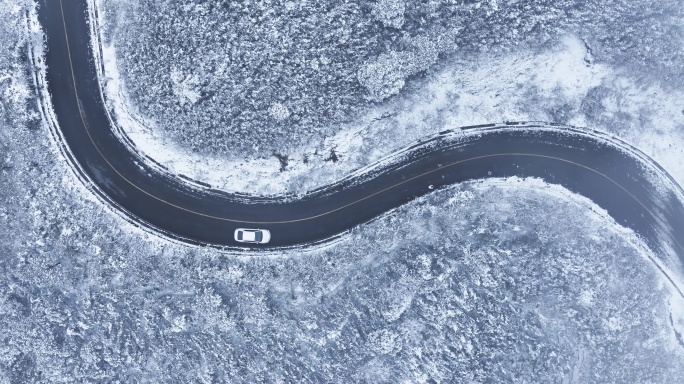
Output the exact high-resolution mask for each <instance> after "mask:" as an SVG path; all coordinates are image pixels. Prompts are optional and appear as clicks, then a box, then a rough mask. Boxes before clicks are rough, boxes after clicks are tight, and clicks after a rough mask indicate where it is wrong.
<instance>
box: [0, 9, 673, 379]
mask: <svg viewBox="0 0 684 384" xmlns="http://www.w3.org/2000/svg"><path fill="white" fill-rule="evenodd" d="M501 3H502V2H501ZM32 4H33V3H31V2H30V1H27V2H26V3H23V2H19V1H16V0H0V330H1V331H2V332H0V383H14V382H31V383H37V382H46V383H54V382H117V381H118V382H159V383H169V382H179V383H180V382H182V383H186V382H198V383H212V382H265V381H272V382H289V381H292V382H306V381H313V382H344V383H348V382H369V383H381V382H387V383H396V382H418V383H420V382H449V381H464V382H467V381H471V382H506V383H508V382H568V383H571V382H580V383H581V382H600V383H610V382H615V383H625V382H653V383H673V382H677V381H678V380H679V379H678V378H681V377H682V376H684V363H682V362H683V361H684V336H683V335H684V301H683V300H682V297H681V295H679V294H678V293H676V292H675V291H674V289H673V286H672V284H671V283H670V282H669V281H668V280H667V279H665V278H664V275H663V274H662V272H661V271H660V270H659V269H658V268H656V264H657V265H660V266H661V268H663V269H664V270H665V271H667V273H668V275H669V276H670V278H672V279H673V280H674V281H675V282H676V283H677V284H678V285H679V286H680V287H681V286H682V282H683V281H684V274H683V273H682V270H681V268H680V269H675V268H676V267H677V265H672V264H668V263H667V260H663V258H662V255H654V254H653V253H652V252H651V251H650V250H649V249H648V248H647V247H646V246H645V245H644V243H643V242H642V241H641V240H640V239H638V238H637V237H636V236H635V235H634V234H633V233H632V232H630V231H628V230H626V229H624V228H622V227H620V226H619V225H617V224H616V223H615V222H614V221H613V220H612V219H611V218H610V217H608V216H607V215H606V214H605V212H602V211H601V210H600V209H598V208H597V207H596V206H595V205H593V204H592V203H591V202H590V201H588V200H586V199H584V198H581V197H578V196H575V195H573V194H571V193H569V192H568V191H566V190H564V189H562V188H559V187H555V186H550V185H546V184H544V183H543V182H541V181H539V180H533V179H531V180H520V179H507V180H502V179H499V180H490V181H486V182H473V183H467V184H463V185H458V186H453V187H450V188H446V189H444V190H440V191H436V192H435V193H433V194H431V195H428V196H426V197H424V198H421V199H419V200H418V201H414V202H411V203H409V204H407V205H405V206H403V207H401V208H399V209H397V210H395V211H393V212H391V213H389V214H388V215H386V216H384V217H382V218H379V219H378V220H376V221H374V222H372V223H369V224H366V225H363V226H360V227H358V228H356V229H354V230H353V231H352V233H351V234H349V235H348V236H345V237H344V238H343V240H342V241H341V242H340V243H338V244H335V245H334V246H331V247H328V248H323V249H316V250H309V251H291V252H285V253H283V254H280V255H270V256H255V255H251V256H250V255H234V254H224V253H221V252H218V251H216V250H212V249H206V248H197V247H191V246H186V245H182V244H176V243H172V242H169V241H166V240H165V239H162V238H160V237H158V236H156V235H154V234H150V233H147V232H145V231H143V230H140V229H138V228H136V227H135V226H133V225H132V224H130V223H128V222H127V221H125V220H124V219H122V218H121V217H120V216H119V215H117V214H116V213H114V212H112V210H111V209H109V208H108V207H107V206H105V205H103V204H102V202H101V201H99V200H97V199H96V198H95V197H94V196H93V195H92V194H91V193H90V192H89V191H88V190H87V188H86V187H85V186H83V185H82V184H81V183H80V182H79V181H78V180H77V178H76V176H75V175H74V173H73V172H72V171H71V170H70V169H69V168H68V165H67V163H66V161H65V159H64V158H63V157H62V155H61V153H60V151H59V149H58V148H57V145H56V143H55V142H54V140H52V138H51V136H50V133H49V130H48V128H47V126H46V123H45V122H44V121H42V120H41V115H40V114H39V111H38V110H37V104H36V90H35V89H34V86H33V83H32V79H31V76H30V71H29V68H28V64H27V63H28V60H27V55H28V52H27V49H28V40H29V39H33V41H41V40H42V38H43V37H42V35H41V33H40V30H39V29H37V28H36V27H35V25H32V24H27V20H26V18H25V13H26V12H27V10H30V9H32V8H31V7H32ZM488 4H489V5H488ZM491 4H497V3H496V2H492V3H483V5H482V7H487V6H490V5H491ZM501 6H502V4H499V7H501ZM399 8H400V7H399ZM376 12H377V14H378V15H379V16H377V17H382V18H384V19H385V20H386V22H387V23H388V24H391V23H394V24H397V25H399V23H400V22H401V20H399V19H398V18H397V17H395V16H392V14H390V15H389V16H388V15H387V14H386V13H383V12H381V11H376ZM404 22H406V21H404ZM559 44H561V45H558V46H556V45H552V46H553V47H565V48H559V49H560V51H558V52H556V53H553V52H555V51H553V49H556V48H548V49H549V50H546V48H545V49H544V50H542V51H540V52H539V53H537V54H535V55H536V56H530V57H543V55H545V54H549V55H551V56H553V57H556V58H558V57H560V56H558V55H560V54H562V52H566V51H572V50H573V49H578V48H577V40H576V39H575V38H572V37H569V38H567V39H564V40H562V43H559ZM573 47H574V48H573ZM552 53H553V55H552ZM468 62H469V61H464V62H463V63H462V64H463V65H461V66H460V69H458V70H456V69H454V71H456V72H454V73H458V71H471V70H472V71H477V70H479V69H477V68H480V67H479V66H477V65H476V64H473V63H470V64H468ZM563 62H565V61H563ZM499 64H500V65H509V64H510V63H509V64H506V62H504V61H501V62H499ZM646 64H648V63H646ZM468 65H472V68H471V69H468ZM596 65H598V64H596ZM648 65H650V64H648ZM537 67H539V65H532V64H530V65H529V66H528V67H524V66H523V67H521V69H520V73H522V75H521V76H523V75H524V76H529V71H528V69H532V68H534V69H535V70H536V71H540V72H538V73H541V72H543V71H542V69H540V68H537ZM488 68H490V70H492V71H493V72H492V77H494V76H499V77H501V76H503V75H502V74H501V73H499V72H498V71H496V70H495V69H492V68H496V67H488ZM505 68H508V67H505ZM592 70H594V69H592ZM625 71H626V69H625ZM440 73H447V72H440ZM473 73H475V72H473ZM608 73H609V74H608V75H607V76H609V78H610V79H613V80H611V81H615V82H617V83H616V84H618V85H619V86H620V87H622V86H624V87H627V88H628V87H632V86H634V87H642V88H640V89H643V88H644V87H646V88H648V87H660V88H657V89H661V90H662V93H661V94H653V95H652V96H651V97H648V98H646V97H643V98H641V99H640V100H642V101H641V103H654V104H653V107H652V110H645V112H643V113H644V114H646V115H644V116H651V117H653V118H654V119H655V116H660V115H657V113H660V112H659V111H657V110H658V109H664V108H671V109H672V108H677V105H678V104H677V103H678V102H679V101H671V100H670V99H667V97H671V96H672V95H674V94H675V93H674V92H676V89H677V88H676V87H677V83H676V81H674V80H673V81H672V83H671V85H669V86H668V85H667V84H666V83H665V82H663V83H657V82H651V81H650V80H643V79H642V80H635V83H634V84H633V85H630V83H623V82H622V80H620V79H623V80H624V79H625V78H623V77H620V76H623V75H620V74H619V71H618V70H617V69H615V68H613V69H611V70H610V72H608ZM660 73H665V72H660ZM473 76H475V75H473ZM625 76H627V75H625ZM629 76H631V75H629ZM663 76H665V75H663ZM476 77H477V78H479V76H476ZM451 78H452V79H461V78H460V77H458V76H455V75H454V76H452V77H451ZM524 79H525V80H524V81H522V83H521V87H522V88H521V89H523V90H527V91H529V94H528V96H525V97H526V99H525V100H527V101H525V105H526V107H525V108H528V110H530V108H533V107H534V108H538V109H539V111H542V110H543V109H544V108H547V107H548V104H547V100H546V99H544V98H543V95H544V94H543V93H542V92H543V91H544V89H546V88H543V87H542V86H541V85H539V86H532V85H530V84H528V82H527V80H529V79H531V78H530V77H524ZM558 79H559V81H570V80H571V79H570V80H568V78H567V77H565V76H559V77H558ZM411 81H412V80H409V81H408V83H411ZM416 81H417V82H422V80H420V79H419V80H416ZM454 81H462V80H454ZM492 81H493V82H494V83H495V85H496V84H498V85H496V86H495V85H492V87H493V88H489V92H492V93H491V95H492V98H494V101H492V98H489V99H487V98H484V99H481V100H479V101H478V95H477V94H476V95H471V96H469V99H468V100H470V101H469V103H471V104H459V105H470V107H468V108H470V109H468V108H466V107H463V106H462V107H461V108H462V110H464V111H467V110H470V111H473V113H475V112H474V111H478V113H481V111H482V110H483V109H480V108H484V106H486V105H487V104H488V103H491V104H492V107H491V108H490V109H484V110H490V111H492V112H491V113H492V114H493V115H492V116H494V115H495V114H496V113H497V112H495V111H496V110H497V109H496V108H503V107H496V104H497V103H503V102H506V103H508V102H509V100H507V99H496V97H499V96H495V95H496V92H497V90H498V89H499V88H496V87H498V86H502V84H501V83H500V82H499V81H494V80H492ZM540 81H541V80H540ZM586 81H588V80H587V77H586V76H585V77H577V78H576V80H575V82H576V83H579V85H578V84H575V85H574V86H573V87H572V89H579V90H580V91H577V92H585V91H581V90H582V89H585V88H583V87H584V86H585V85H584V84H585V82H586ZM601 81H603V80H601ZM408 83H407V84H408ZM426 84H438V83H430V82H427V83H426ZM539 84H542V83H539ZM601 84H602V83H601ZM607 84H608V85H606V86H605V89H604V88H599V89H600V90H601V89H603V91H591V92H590V91H586V92H587V94H592V95H593V96H592V97H593V100H597V101H596V103H594V104H590V103H589V104H587V103H588V102H586V103H584V104H580V105H585V106H586V105H589V106H586V107H582V108H588V109H587V111H594V112H591V113H589V112H587V113H585V115H586V116H593V117H591V119H595V120H596V121H604V120H605V121H606V122H605V125H604V127H609V126H610V125H609V123H610V121H614V122H615V124H617V125H615V127H614V129H615V131H616V132H617V131H619V130H620V129H622V127H626V128H624V135H628V134H630V132H631V133H634V134H635V135H640V136H634V137H635V139H634V140H637V139H638V138H641V140H644V141H643V144H644V147H641V146H640V147H641V148H642V149H646V150H649V148H652V150H653V151H655V152H654V153H656V154H657V153H661V155H662V156H664V157H663V158H666V156H667V152H668V151H667V150H666V149H667V147H663V148H660V147H658V143H659V141H658V140H657V138H658V137H662V138H670V137H674V139H673V141H672V142H673V143H675V144H674V145H677V144H676V142H677V141H676V140H677V139H676V137H677V136H676V132H678V130H677V129H678V128H677V127H678V125H676V124H680V123H672V124H673V125H671V126H669V127H670V128H667V129H665V128H663V130H662V131H658V130H657V129H655V128H653V127H647V126H646V125H643V126H642V125H637V123H636V121H637V120H635V122H634V123H633V124H634V125H633V126H624V125H623V124H622V123H624V122H625V121H627V120H625V119H627V117H625V116H624V115H625V114H628V113H627V112H625V111H627V109H624V108H627V107H626V106H629V108H632V107H634V108H636V109H635V110H634V112H633V113H635V114H636V115H634V116H633V117H634V118H635V119H636V118H637V117H636V116H641V115H639V113H641V112H639V111H641V109H640V108H641V107H638V106H637V105H635V104H633V103H631V102H630V103H627V104H624V103H622V102H621V100H624V97H627V96H626V94H622V93H620V92H618V91H616V89H623V88H619V87H618V85H614V86H612V85H610V84H613V83H610V82H609V83H607ZM625 84H627V85H625ZM639 84H641V85H639ZM645 84H649V85H645ZM405 87H408V88H411V87H412V85H411V84H408V85H405ZM433 87H434V92H435V93H439V92H441V91H440V90H439V87H437V85H433ZM615 87H618V88H615ZM668 87H670V88H668ZM554 89H555V88H554V87H551V90H549V91H548V92H551V93H555V92H558V99H553V100H557V102H558V103H559V104H557V105H564V104H563V102H562V101H563V100H565V99H563V98H562V97H566V96H563V89H561V90H559V91H555V90H554ZM408 90H409V91H410V89H408ZM531 90H536V91H531ZM544 92H545V91H544ZM592 92H593V93H592ZM601 92H604V93H601ZM407 93H408V94H409V95H413V96H406V98H405V99H401V98H402V97H404V96H402V95H401V94H400V95H395V96H392V97H396V99H397V101H396V102H397V103H405V104H397V105H395V106H393V107H392V108H397V109H396V110H395V111H402V112H401V113H409V112H410V109H409V108H401V107H400V105H404V106H405V107H406V106H410V105H414V106H419V105H420V103H412V102H411V100H418V94H411V93H410V92H407ZM513 93H516V92H513V91H510V93H509V95H510V94H513ZM540 94H541V95H542V96H538V97H541V98H540V99H534V100H536V101H533V99H532V95H540ZM620 95H622V96H620ZM659 95H660V96H659ZM663 95H665V96H663ZM668 95H669V96H668ZM480 96H481V95H480ZM637 96H639V97H641V94H639V95H636V94H635V95H634V97H637ZM661 96H662V97H663V98H659V97H661ZM666 96H667V97H666ZM445 97H446V96H445ZM567 97H569V98H570V99H571V100H574V101H573V102H575V101H577V100H576V99H575V97H576V94H575V96H567ZM412 98H415V99H412ZM459 98H466V96H465V95H460V96H459ZM438 99H440V98H436V99H435V100H438ZM523 99H524V98H523V97H522V96H521V98H520V99H519V101H520V100H523ZM402 100H403V101H402ZM497 100H498V101H497ZM679 100H683V99H679ZM476 102H477V103H479V102H481V103H483V106H482V107H478V106H477V104H476ZM613 102H614V104H611V103H613ZM510 103H512V104H506V105H509V106H510V108H513V110H517V109H515V108H517V107H516V106H518V104H517V102H515V100H513V101H510ZM658 103H660V104H658ZM429 104H430V103H429V102H427V101H425V100H423V102H422V105H424V106H425V105H429ZM554 105H556V104H554ZM572 105H574V104H572ZM572 105H571V106H570V107H568V110H569V111H573V109H572ZM658 106H659V107H658ZM355 108H361V107H358V106H356V107H355ZM370 108H371V109H372V108H375V107H370ZM378 108H380V107H378ZM388 108H389V107H388ZM445 108H446V109H449V108H451V107H448V108H447V107H445ZM578 108H580V107H578ZM592 108H593V109H592ZM601 108H604V109H601ZM611 108H614V109H611ZM644 108H645V107H644ZM439 109H440V108H437V107H435V110H439ZM561 109H562V108H561ZM458 110H459V109H458V108H454V109H453V111H458ZM415 113H418V112H415ZM454 113H455V112H454ZM459 113H460V112H459ZM463 113H465V112H463ZM511 113H513V112H511ZM520 113H529V112H524V111H523V112H520ZM569 113H570V112H569ZM592 113H593V114H592ZM611 113H613V114H612V115H611ZM397 116H398V115H397ZM416 116H419V115H416ZM478 116H481V117H482V116H484V117H482V118H483V119H485V118H487V119H488V118H489V117H492V116H489V115H478ZM515 116H517V115H513V117H515ZM630 116H631V115H630ZM392 118H395V117H388V118H387V119H392ZM396 118H397V119H398V120H397V121H410V120H406V119H405V118H403V117H402V118H401V119H400V118H399V117H396ZM630 118H632V117H630ZM387 119H384V120H387ZM473 119H476V117H473ZM602 119H603V120H602ZM611 119H615V120H611ZM676 119H677V118H676V117H671V120H676ZM388 121H391V120H388ZM415 121H416V122H419V121H423V120H422V119H419V118H416V120H415ZM427 121H428V120H426V122H423V123H421V124H425V126H426V127H427V125H428V123H427ZM474 122H475V121H474ZM618 123H620V124H618ZM664 123H665V122H664V121H663V124H664ZM407 124H408V123H407ZM416 124H418V123H416ZM435 124H437V123H436V122H435ZM390 125H391V124H390ZM407 127H408V126H407ZM406 129H408V128H406ZM416 129H417V130H419V129H422V128H416ZM607 129H608V128H607ZM642 131H643V132H646V133H648V134H646V133H640V132H642ZM340 132H343V130H340ZM368 132H375V131H368ZM424 132H429V130H428V128H425V131H424ZM375 133H377V132H375ZM411 134H412V133H411ZM374 135H375V134H374ZM421 135H422V134H421ZM369 137H370V133H369ZM390 137H391V136H390ZM402 137H403V136H402ZM625 137H627V136H625ZM649 138H650V139H649ZM373 140H379V139H373ZM402 140H403V139H402ZM648 140H651V141H648ZM649 143H651V144H649ZM637 144H640V143H637ZM354 151H355V150H350V152H349V153H356V152H354ZM340 153H342V152H340ZM222 155H223V154H222ZM345 156H346V155H345ZM350 156H351V155H350ZM369 156H370V155H369ZM673 156H674V155H673ZM656 158H657V156H656ZM343 159H344V157H340V159H339V160H338V162H337V163H335V164H342V163H344V160H343ZM657 159H658V158H657ZM221 161H222V160H221ZM321 164H328V163H323V162H321ZM347 164H348V165H344V166H345V167H349V168H348V169H352V168H353V167H354V166H355V165H349V164H352V163H351V162H350V163H347ZM355 164H364V162H362V161H360V160H359V162H358V163H355ZM669 164H670V166H673V165H674V163H673V162H671V163H669ZM665 165H666V166H667V163H666V164H665ZM321 167H322V166H321ZM340 169H343V168H340ZM344 169H347V168H344ZM669 170H670V171H672V169H671V168H670V169H669ZM320 172H321V175H325V176H321V178H320V179H318V180H319V181H320V182H324V181H325V180H328V179H326V177H328V178H331V177H333V176H329V175H328V173H326V172H335V171H334V168H333V170H332V171H331V170H330V169H327V170H321V171H320ZM340 172H341V174H343V173H344V172H342V171H340ZM284 173H285V172H283V174H284ZM680 182H681V179H680ZM278 188H283V190H284V189H286V188H289V187H288V186H287V184H283V186H282V187H278ZM273 191H274V193H275V192H278V191H279V190H277V189H274V190H273ZM425 234H428V236H426V235H425ZM679 267H681V266H679Z"/></svg>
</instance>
